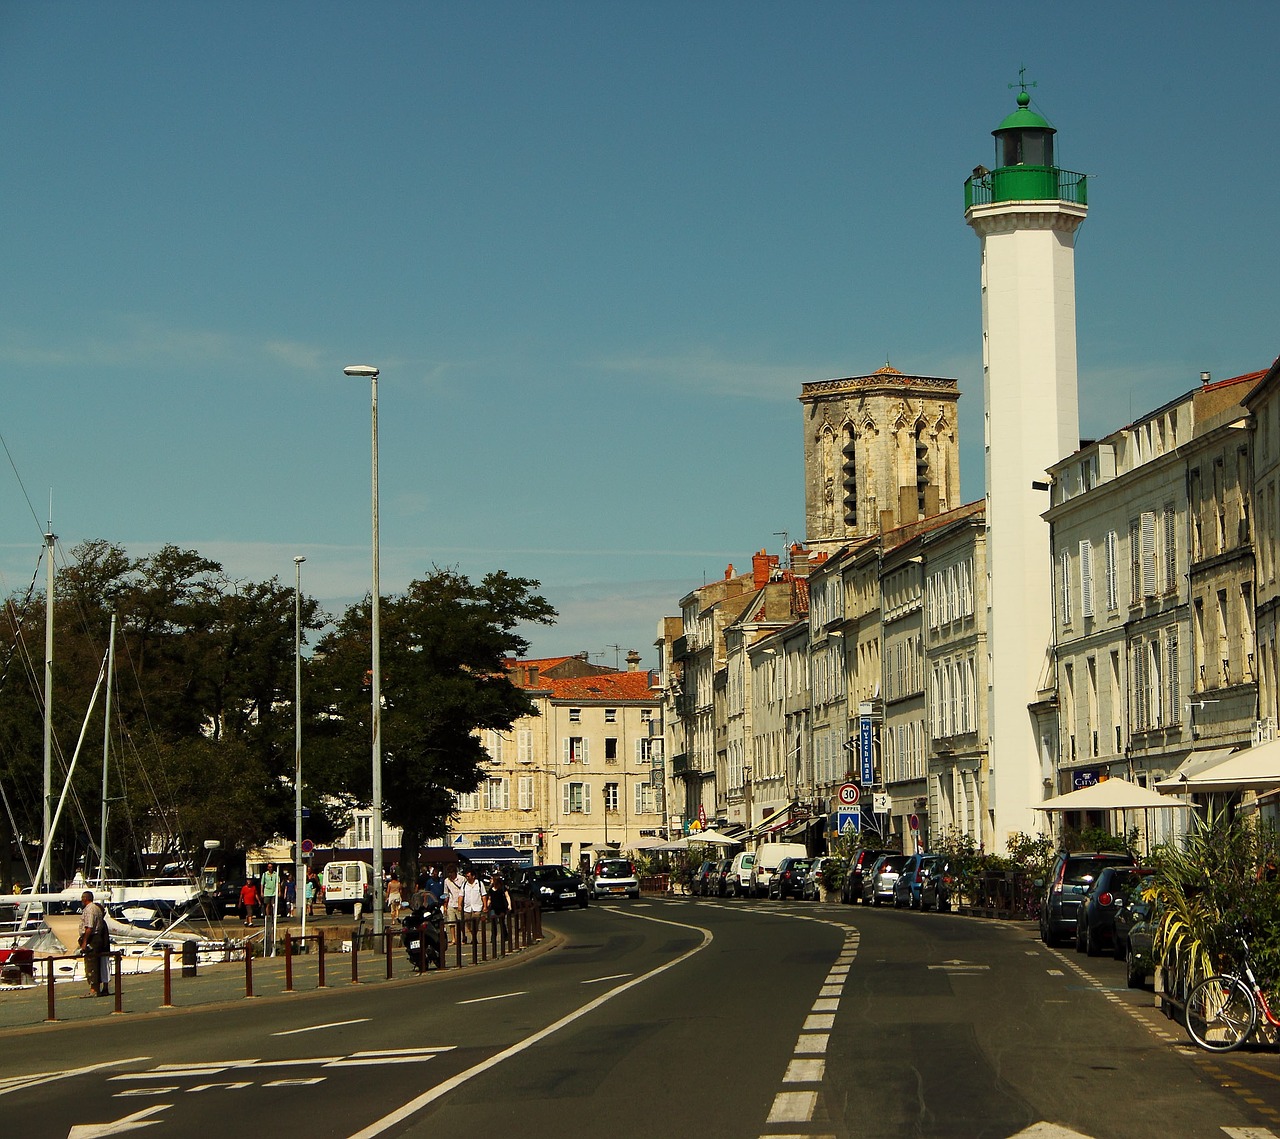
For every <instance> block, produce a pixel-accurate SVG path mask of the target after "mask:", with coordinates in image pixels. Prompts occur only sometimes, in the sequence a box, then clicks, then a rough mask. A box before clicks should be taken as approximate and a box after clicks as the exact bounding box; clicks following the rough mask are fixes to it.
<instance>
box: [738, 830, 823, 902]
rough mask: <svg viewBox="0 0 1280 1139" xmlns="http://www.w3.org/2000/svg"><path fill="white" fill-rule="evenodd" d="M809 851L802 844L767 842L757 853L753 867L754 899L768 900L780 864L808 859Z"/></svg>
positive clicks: (752, 887)
mask: <svg viewBox="0 0 1280 1139" xmlns="http://www.w3.org/2000/svg"><path fill="white" fill-rule="evenodd" d="M808 857H809V850H808V848H807V847H806V846H805V844H804V843H802V842H766V843H764V844H763V845H762V846H761V847H760V849H759V850H757V851H756V860H755V862H754V863H752V865H751V889H750V890H749V891H748V893H750V895H751V896H752V897H753V898H767V897H768V896H769V883H770V882H772V881H773V876H774V875H775V874H776V873H777V872H778V864H779V863H780V862H781V861H782V860H783V859H784V858H808Z"/></svg>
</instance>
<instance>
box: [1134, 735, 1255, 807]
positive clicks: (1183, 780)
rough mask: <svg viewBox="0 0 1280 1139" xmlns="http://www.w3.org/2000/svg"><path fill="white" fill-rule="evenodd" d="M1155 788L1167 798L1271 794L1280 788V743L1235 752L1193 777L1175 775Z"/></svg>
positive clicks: (1200, 770)
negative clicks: (1222, 793) (1217, 794)
mask: <svg viewBox="0 0 1280 1139" xmlns="http://www.w3.org/2000/svg"><path fill="white" fill-rule="evenodd" d="M1156 787H1157V788H1158V789H1159V790H1160V791H1162V792H1163V793H1164V794H1165V795H1185V794H1193V795H1194V794H1197V793H1198V794H1207V793H1209V792H1223V791H1258V792H1264V791H1270V790H1271V789H1272V788H1273V787H1280V740H1272V741H1271V742H1270V743H1265V744H1259V745H1258V746H1257V747H1251V748H1246V749H1245V750H1244V751H1238V752H1235V753H1234V754H1233V755H1229V756H1227V757H1226V758H1225V759H1220V760H1218V761H1216V762H1215V763H1213V764H1212V765H1210V766H1207V767H1202V768H1200V769H1199V770H1198V771H1195V772H1193V773H1191V774H1188V773H1185V772H1182V773H1175V774H1174V775H1172V776H1170V777H1169V778H1168V779H1162V780H1161V781H1160V782H1159V783H1157V784H1156Z"/></svg>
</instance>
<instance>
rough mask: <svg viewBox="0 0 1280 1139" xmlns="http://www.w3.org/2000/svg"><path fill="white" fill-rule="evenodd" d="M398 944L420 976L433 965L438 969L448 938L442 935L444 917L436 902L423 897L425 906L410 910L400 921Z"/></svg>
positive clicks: (444, 934) (446, 947) (428, 896)
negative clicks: (425, 901)
mask: <svg viewBox="0 0 1280 1139" xmlns="http://www.w3.org/2000/svg"><path fill="white" fill-rule="evenodd" d="M401 925H402V927H403V928H402V930H401V933H400V944H401V945H403V946H404V951H405V955H406V956H407V957H408V958H409V962H410V963H411V964H412V965H413V967H414V968H415V969H416V970H417V971H418V972H419V973H423V972H425V971H426V970H427V969H429V968H430V967H431V966H432V965H434V966H435V967H436V968H437V969H439V968H440V956H441V954H442V953H444V952H445V951H446V950H447V949H448V936H449V935H448V934H447V933H445V932H444V913H443V911H442V910H441V909H440V903H439V901H438V900H437V899H436V898H435V897H434V896H433V895H430V894H428V895H427V903H426V905H425V906H419V907H417V908H416V909H413V910H410V911H409V912H408V913H407V914H405V915H404V917H403V918H402V919H401Z"/></svg>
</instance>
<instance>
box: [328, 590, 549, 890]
mask: <svg viewBox="0 0 1280 1139" xmlns="http://www.w3.org/2000/svg"><path fill="white" fill-rule="evenodd" d="M537 588H538V582H536V581H532V580H530V579H528V578H520V577H512V576H511V575H509V574H507V573H505V572H496V573H490V574H487V575H485V576H484V577H483V578H481V579H480V581H478V582H472V581H471V580H469V579H468V578H467V577H466V576H465V575H464V574H462V573H460V572H458V571H457V570H455V569H439V568H435V569H433V571H432V572H431V573H430V574H429V575H428V576H427V577H425V578H423V579H421V580H417V581H414V582H412V583H411V584H410V585H409V588H408V589H407V590H406V591H405V593H404V594H403V595H401V596H396V597H390V598H385V599H383V601H382V603H381V606H380V609H379V619H380V641H381V665H382V671H381V687H382V756H383V760H382V773H383V779H382V782H383V816H384V818H385V820H386V821H387V823H388V824H390V825H394V826H398V827H401V828H402V829H403V831H404V839H403V847H402V851H401V861H402V863H405V864H406V865H407V866H408V867H409V868H410V869H411V870H412V869H413V868H415V867H416V863H417V854H418V850H419V848H420V847H421V845H422V842H423V840H424V838H426V837H429V836H431V835H437V834H441V833H443V831H444V829H445V826H446V824H447V822H448V820H449V818H450V817H451V816H452V815H453V813H454V811H455V807H456V796H457V795H458V794H459V793H463V792H471V791H475V790H476V789H477V787H479V785H480V782H481V779H482V778H483V772H482V770H481V767H480V764H481V762H482V761H483V760H484V759H485V758H486V756H485V752H484V749H483V746H482V744H481V741H480V739H479V738H478V736H477V735H476V732H477V730H478V729H486V728H488V729H494V730H498V731H507V730H509V729H510V727H511V725H512V724H513V723H514V722H515V721H516V720H517V719H518V718H519V717H521V716H524V715H530V714H533V713H534V712H535V711H536V709H535V706H534V704H533V702H532V701H531V700H530V699H529V697H528V696H527V695H526V694H525V693H524V691H523V690H521V689H519V688H517V687H516V686H515V685H513V684H512V683H511V681H510V680H509V679H508V677H507V673H506V669H505V666H504V662H505V661H506V659H507V658H509V657H512V656H519V655H521V654H522V653H524V652H525V651H527V649H528V647H529V646H528V642H527V641H526V640H525V639H524V637H522V636H521V635H520V634H519V632H518V631H517V629H518V627H519V626H520V625H521V624H527V623H537V624H550V623H551V622H552V620H553V619H554V617H555V610H554V609H553V608H552V607H551V606H550V605H549V604H548V603H547V602H546V601H545V600H544V599H543V598H542V597H540V596H538V594H537V593H536V592H535V590H536V589H537ZM370 660H371V636H370V603H369V599H368V598H366V599H365V600H364V601H363V602H362V603H360V604H359V605H356V606H352V607H351V608H349V609H348V610H347V612H346V613H345V614H344V615H343V616H342V618H341V619H340V620H339V622H338V624H337V627H336V628H335V629H334V630H333V632H331V633H330V634H329V635H327V636H326V637H324V639H323V640H322V641H321V642H320V645H319V648H318V651H317V653H316V670H315V682H314V683H315V688H316V690H317V692H321V693H324V694H325V697H326V698H327V699H328V700H329V701H330V703H329V704H328V706H327V707H325V708H323V709H322V711H321V714H320V716H319V717H318V719H317V720H316V721H315V722H314V723H313V726H312V730H311V734H312V737H313V739H314V740H315V741H316V742H315V743H313V745H312V746H311V754H312V755H313V756H316V757H317V763H318V764H320V766H321V769H322V770H323V772H324V777H325V782H326V785H327V786H328V788H329V789H330V790H331V792H334V793H335V794H336V795H338V796H341V797H342V799H343V801H345V803H346V804H347V805H349V806H354V805H356V804H360V805H365V804H367V803H369V801H370V798H371V791H372V763H371V738H372V732H371V724H370V720H371V715H372V696H371V687H370V686H371V679H370Z"/></svg>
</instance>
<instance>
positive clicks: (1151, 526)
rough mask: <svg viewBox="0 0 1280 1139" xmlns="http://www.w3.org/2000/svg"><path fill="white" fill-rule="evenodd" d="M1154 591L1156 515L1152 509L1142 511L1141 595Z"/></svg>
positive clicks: (1152, 593) (1151, 595)
mask: <svg viewBox="0 0 1280 1139" xmlns="http://www.w3.org/2000/svg"><path fill="white" fill-rule="evenodd" d="M1155 593H1156V515H1155V511H1154V510H1144V511H1143V512H1142V596H1143V597H1154V596H1155Z"/></svg>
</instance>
